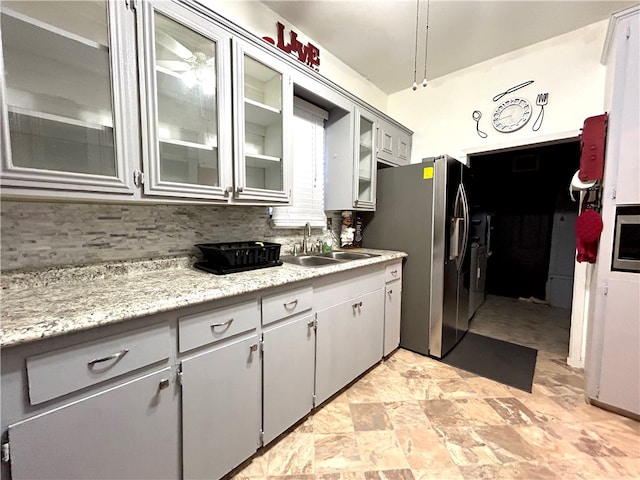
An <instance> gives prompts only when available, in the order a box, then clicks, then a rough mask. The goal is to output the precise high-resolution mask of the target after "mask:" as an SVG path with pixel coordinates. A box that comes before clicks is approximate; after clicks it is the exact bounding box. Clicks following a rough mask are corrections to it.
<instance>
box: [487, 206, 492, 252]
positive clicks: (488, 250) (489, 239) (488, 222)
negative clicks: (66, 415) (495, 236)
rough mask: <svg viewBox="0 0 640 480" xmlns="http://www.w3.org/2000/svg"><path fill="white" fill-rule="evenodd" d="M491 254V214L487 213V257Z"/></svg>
mask: <svg viewBox="0 0 640 480" xmlns="http://www.w3.org/2000/svg"><path fill="white" fill-rule="evenodd" d="M490 256H491V215H487V257H490Z"/></svg>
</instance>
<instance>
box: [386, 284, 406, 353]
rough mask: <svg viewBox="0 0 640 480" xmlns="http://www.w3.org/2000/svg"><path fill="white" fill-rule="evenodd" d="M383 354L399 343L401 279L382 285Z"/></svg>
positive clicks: (391, 350) (389, 351)
mask: <svg viewBox="0 0 640 480" xmlns="http://www.w3.org/2000/svg"><path fill="white" fill-rule="evenodd" d="M384 291H385V297H384V352H383V354H384V356H385V357H386V356H387V355H389V354H390V353H391V352H393V351H394V350H395V349H396V348H398V345H400V315H401V311H400V300H401V298H402V280H396V281H394V282H392V283H388V284H387V285H386V286H385V287H384Z"/></svg>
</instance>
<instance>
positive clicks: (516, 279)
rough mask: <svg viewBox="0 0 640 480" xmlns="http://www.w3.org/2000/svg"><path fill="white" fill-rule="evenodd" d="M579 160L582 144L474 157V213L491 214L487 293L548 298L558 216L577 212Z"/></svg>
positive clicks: (470, 185)
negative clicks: (574, 195)
mask: <svg viewBox="0 0 640 480" xmlns="http://www.w3.org/2000/svg"><path fill="white" fill-rule="evenodd" d="M579 160H580V144H579V142H578V141H572V142H569V143H562V144H556V145H549V146H544V147H535V148H526V149H521V150H517V151H508V152H501V153H491V154H483V155H476V156H473V157H471V160H470V165H471V179H470V182H469V188H470V190H471V191H472V192H473V195H472V196H471V197H470V198H473V202H474V204H473V205H471V211H472V214H473V213H474V212H481V213H482V214H488V215H490V216H491V226H492V229H491V246H490V250H491V252H492V253H491V255H490V256H489V258H488V265H487V278H486V292H487V293H489V294H494V295H501V296H506V297H514V298H519V297H524V298H529V297H534V298H536V299H545V298H546V296H547V295H546V290H547V282H548V280H549V262H550V257H551V244H552V231H553V228H554V214H556V215H557V214H558V212H569V214H570V215H573V214H574V212H576V211H577V204H576V203H574V202H572V201H571V199H570V197H569V183H570V181H571V178H572V176H573V174H574V173H575V171H576V170H577V169H578V168H579ZM560 218H561V219H562V220H561V221H564V217H562V216H561V217H560ZM565 227H567V225H565ZM565 230H566V231H567V232H570V233H571V234H572V229H571V228H565ZM556 234H557V232H556ZM563 241H564V242H565V244H566V243H567V241H568V242H569V243H570V242H571V239H568V240H567V234H566V233H565V234H564V240H563ZM565 250H566V248H565ZM569 255H572V253H570V252H569ZM567 261H570V262H571V266H572V265H573V263H572V262H573V260H572V258H568V259H565V263H566V262H567ZM570 281H572V279H571V280H570Z"/></svg>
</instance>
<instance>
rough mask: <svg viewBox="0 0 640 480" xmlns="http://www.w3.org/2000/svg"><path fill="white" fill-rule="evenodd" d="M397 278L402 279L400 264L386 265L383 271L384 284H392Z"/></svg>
mask: <svg viewBox="0 0 640 480" xmlns="http://www.w3.org/2000/svg"><path fill="white" fill-rule="evenodd" d="M399 278H402V262H396V263H392V264H390V265H387V267H386V268H385V271H384V281H385V283H389V282H393V281H394V280H398V279H399Z"/></svg>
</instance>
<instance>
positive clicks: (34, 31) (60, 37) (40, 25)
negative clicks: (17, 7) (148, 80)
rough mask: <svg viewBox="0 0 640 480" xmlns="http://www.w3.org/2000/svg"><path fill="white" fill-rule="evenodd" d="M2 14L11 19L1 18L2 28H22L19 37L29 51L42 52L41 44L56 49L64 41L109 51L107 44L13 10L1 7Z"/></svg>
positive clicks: (62, 45) (62, 44)
mask: <svg viewBox="0 0 640 480" xmlns="http://www.w3.org/2000/svg"><path fill="white" fill-rule="evenodd" d="M2 15H4V16H6V17H8V18H10V19H11V20H9V21H8V22H7V20H6V19H5V20H3V25H2V28H3V29H5V28H8V26H10V27H11V28H20V29H21V30H22V36H21V38H23V39H24V44H23V47H27V48H28V50H29V51H30V52H42V47H43V46H47V47H49V48H52V49H56V50H57V49H58V48H60V47H64V46H65V45H64V44H65V43H66V44H67V45H69V44H71V43H75V44H78V45H84V46H85V47H90V48H93V49H96V50H103V51H105V52H108V51H109V47H108V45H105V44H102V43H100V42H96V41H95V40H90V39H88V38H85V37H83V36H81V35H78V34H76V33H73V32H69V31H67V30H64V29H62V28H59V27H56V26H54V25H50V24H48V23H46V22H43V21H42V20H37V19H35V18H32V17H29V16H27V15H24V14H22V13H19V12H16V11H14V10H11V9H8V8H7V9H3V10H2ZM21 24H22V25H21ZM48 34H53V35H48ZM65 40H68V42H65Z"/></svg>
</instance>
